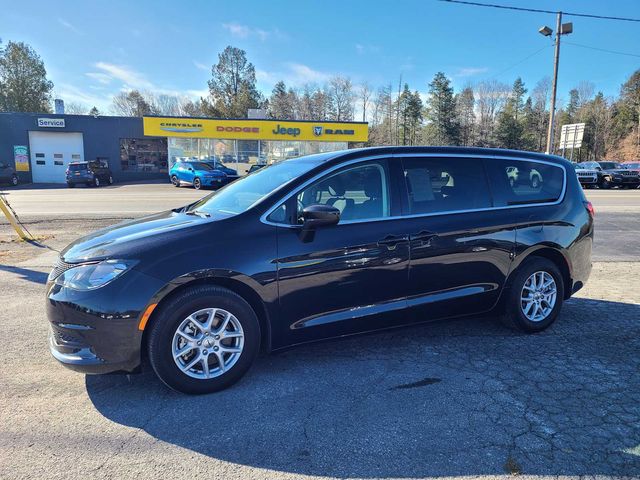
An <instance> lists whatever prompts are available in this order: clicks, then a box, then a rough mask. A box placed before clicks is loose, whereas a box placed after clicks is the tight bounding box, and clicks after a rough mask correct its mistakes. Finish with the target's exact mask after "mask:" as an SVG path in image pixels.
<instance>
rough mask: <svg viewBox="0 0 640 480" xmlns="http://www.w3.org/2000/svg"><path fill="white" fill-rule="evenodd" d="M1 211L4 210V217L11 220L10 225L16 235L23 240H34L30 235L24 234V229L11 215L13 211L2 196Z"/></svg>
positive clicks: (0, 201) (0, 198)
mask: <svg viewBox="0 0 640 480" xmlns="http://www.w3.org/2000/svg"><path fill="white" fill-rule="evenodd" d="M0 210H2V213H4V216H5V217H7V220H9V223H10V224H11V226H12V227H13V229H14V230H15V231H16V233H17V234H18V236H19V237H20V238H21V239H22V240H33V239H32V238H31V237H30V236H29V235H27V234H26V233H25V232H24V230H23V229H22V227H21V226H20V225H19V224H18V221H17V220H16V217H14V216H13V213H11V210H9V208H8V207H7V204H6V203H5V201H4V198H2V196H0Z"/></svg>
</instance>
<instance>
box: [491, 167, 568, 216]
mask: <svg viewBox="0 0 640 480" xmlns="http://www.w3.org/2000/svg"><path fill="white" fill-rule="evenodd" d="M485 165H486V169H487V176H488V178H489V182H490V185H491V192H492V193H493V201H494V206H496V207H504V206H509V205H522V204H527V203H547V202H555V201H556V200H558V199H559V198H560V195H561V194H562V188H563V185H564V169H563V168H562V167H560V166H557V165H550V164H546V163H539V162H526V161H520V160H508V159H487V160H486V161H485Z"/></svg>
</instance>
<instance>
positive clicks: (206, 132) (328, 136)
mask: <svg viewBox="0 0 640 480" xmlns="http://www.w3.org/2000/svg"><path fill="white" fill-rule="evenodd" d="M143 125H144V134H145V135H147V136H153V137H190V138H219V139H232V140H284V141H291V140H302V141H314V142H366V141H367V140H368V139H369V126H368V124H367V123H360V122H353V123H351V122H308V121H304V122H292V121H283V120H215V119H199V118H170V117H168V118H163V117H144V118H143Z"/></svg>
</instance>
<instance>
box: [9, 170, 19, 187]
mask: <svg viewBox="0 0 640 480" xmlns="http://www.w3.org/2000/svg"><path fill="white" fill-rule="evenodd" d="M18 183H19V180H18V176H17V175H16V174H15V173H14V174H13V175H11V185H13V186H14V187H15V186H17V185H18Z"/></svg>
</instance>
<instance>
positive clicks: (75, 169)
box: [69, 163, 87, 172]
mask: <svg viewBox="0 0 640 480" xmlns="http://www.w3.org/2000/svg"><path fill="white" fill-rule="evenodd" d="M86 169H87V164H86V163H79V164H78V163H76V164H75V165H74V164H71V165H69V171H70V172H79V171H81V170H86Z"/></svg>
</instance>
